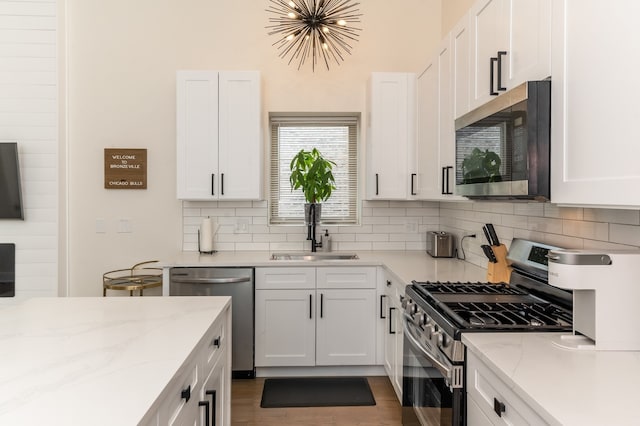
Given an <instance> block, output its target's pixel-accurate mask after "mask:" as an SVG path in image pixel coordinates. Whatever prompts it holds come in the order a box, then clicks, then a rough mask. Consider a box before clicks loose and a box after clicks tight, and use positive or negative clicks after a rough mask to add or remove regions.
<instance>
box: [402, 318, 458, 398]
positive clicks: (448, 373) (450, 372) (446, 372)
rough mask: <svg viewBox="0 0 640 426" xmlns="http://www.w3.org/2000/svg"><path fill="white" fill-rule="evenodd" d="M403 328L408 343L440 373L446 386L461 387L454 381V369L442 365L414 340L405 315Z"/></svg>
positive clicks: (409, 319)
mask: <svg viewBox="0 0 640 426" xmlns="http://www.w3.org/2000/svg"><path fill="white" fill-rule="evenodd" d="M403 319H404V321H403V328H404V335H405V336H407V339H409V342H410V343H411V345H412V346H413V347H415V348H416V349H417V350H419V351H420V353H421V354H422V355H424V357H425V358H427V359H428V360H429V362H431V363H432V364H433V366H434V367H435V368H436V369H437V370H438V371H439V372H440V373H442V375H443V376H444V377H445V378H446V379H447V384H448V385H449V386H451V387H454V388H455V387H462V386H461V383H460V384H458V383H457V382H458V381H457V380H454V377H453V376H454V370H455V367H449V366H448V365H446V364H444V363H443V362H442V361H440V360H438V359H436V358H435V357H434V356H433V354H432V353H431V352H430V351H428V350H427V349H425V348H424V347H423V346H422V345H421V344H420V342H419V341H418V339H416V337H415V336H414V335H413V332H412V331H411V329H410V328H409V325H408V324H409V321H411V317H409V316H408V315H407V314H404V315H403Z"/></svg>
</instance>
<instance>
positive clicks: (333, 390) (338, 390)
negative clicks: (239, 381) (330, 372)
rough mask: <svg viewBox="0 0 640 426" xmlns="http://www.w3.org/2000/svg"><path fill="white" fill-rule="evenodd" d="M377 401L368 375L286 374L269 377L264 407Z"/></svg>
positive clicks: (263, 390)
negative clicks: (310, 375)
mask: <svg viewBox="0 0 640 426" xmlns="http://www.w3.org/2000/svg"><path fill="white" fill-rule="evenodd" d="M347 405H349V406H354V405H376V400H375V399H374V398H373V393H372V392H371V388H370V387H369V382H368V381H367V379H366V378H365V377H287V378H278V379H266V380H265V381H264V388H263V389H262V401H261V402H260V406H261V407H263V408H272V407H332V406H347Z"/></svg>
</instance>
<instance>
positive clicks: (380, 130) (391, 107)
mask: <svg viewBox="0 0 640 426" xmlns="http://www.w3.org/2000/svg"><path fill="white" fill-rule="evenodd" d="M367 104H368V114H367V149H366V150H367V167H366V170H367V171H366V198H367V199H369V200H406V199H408V198H410V197H411V183H412V182H411V181H412V178H413V176H412V174H413V173H414V171H413V170H414V166H413V165H411V166H410V160H409V159H410V158H411V161H412V162H413V161H415V159H414V158H413V152H412V151H413V149H414V143H415V74H411V73H373V74H372V75H371V78H370V81H369V85H368V88H367ZM414 185H415V184H414Z"/></svg>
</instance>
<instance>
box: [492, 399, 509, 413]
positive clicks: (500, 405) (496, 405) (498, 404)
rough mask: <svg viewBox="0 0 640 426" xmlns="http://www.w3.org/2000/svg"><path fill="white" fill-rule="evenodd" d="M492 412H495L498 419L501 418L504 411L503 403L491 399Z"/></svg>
mask: <svg viewBox="0 0 640 426" xmlns="http://www.w3.org/2000/svg"><path fill="white" fill-rule="evenodd" d="M493 411H495V412H496V414H497V415H498V417H502V413H504V412H505V411H506V408H505V406H504V403H502V402H500V401H498V400H497V399H496V398H493Z"/></svg>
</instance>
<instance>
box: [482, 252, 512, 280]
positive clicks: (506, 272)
mask: <svg viewBox="0 0 640 426" xmlns="http://www.w3.org/2000/svg"><path fill="white" fill-rule="evenodd" d="M491 248H492V249H493V254H495V256H496V260H497V261H498V262H496V263H493V262H489V264H488V265H487V281H488V282H490V283H492V284H498V283H509V279H510V278H511V266H509V264H508V263H507V247H506V246H505V245H504V244H500V245H499V246H492V247H491Z"/></svg>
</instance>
